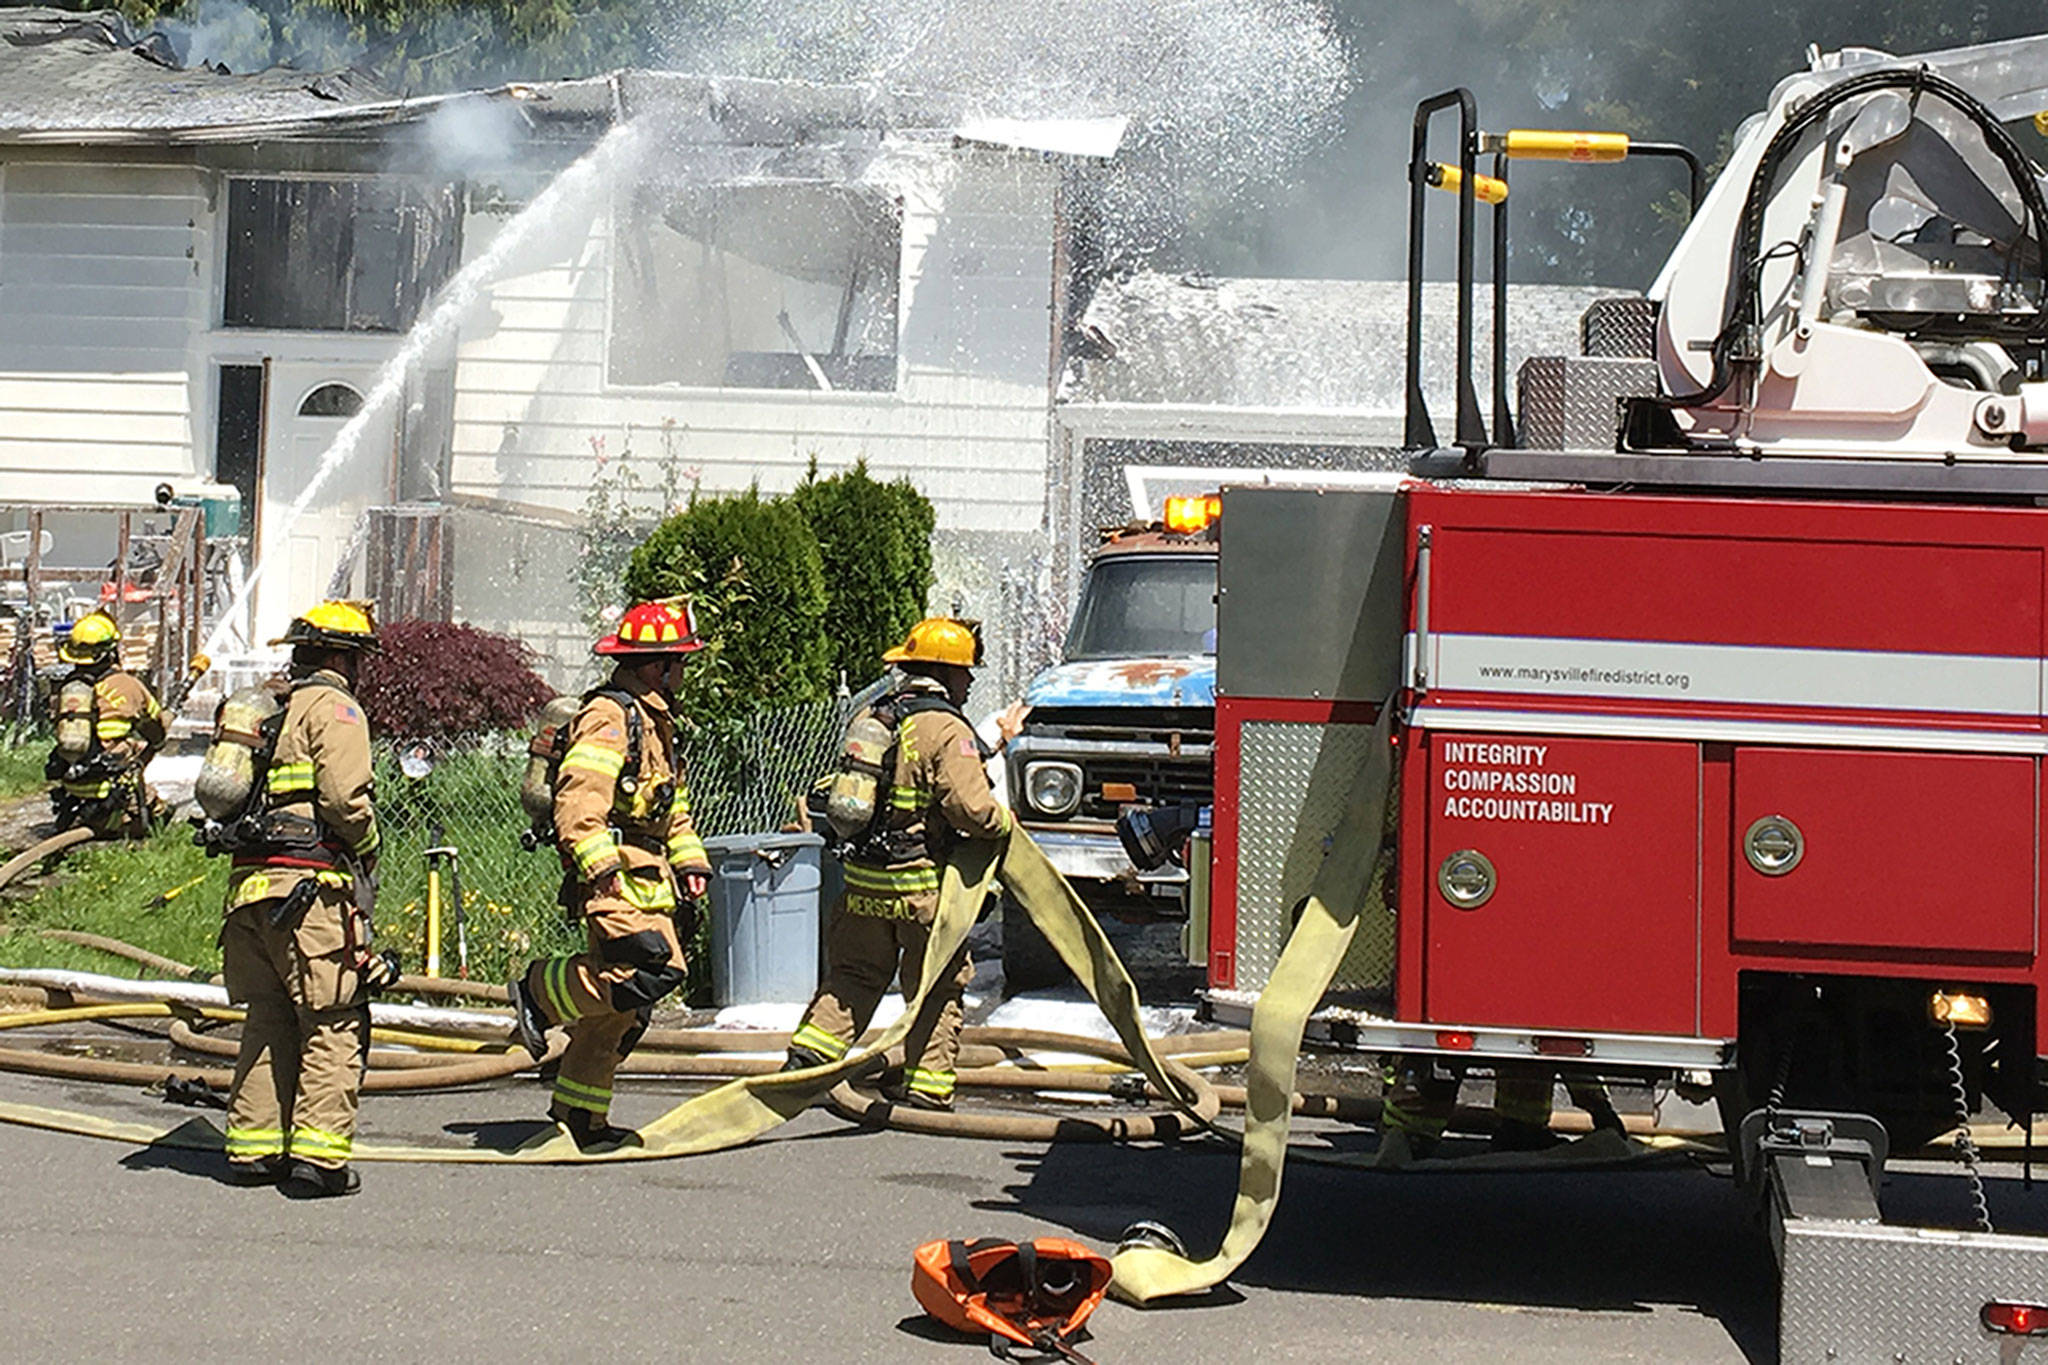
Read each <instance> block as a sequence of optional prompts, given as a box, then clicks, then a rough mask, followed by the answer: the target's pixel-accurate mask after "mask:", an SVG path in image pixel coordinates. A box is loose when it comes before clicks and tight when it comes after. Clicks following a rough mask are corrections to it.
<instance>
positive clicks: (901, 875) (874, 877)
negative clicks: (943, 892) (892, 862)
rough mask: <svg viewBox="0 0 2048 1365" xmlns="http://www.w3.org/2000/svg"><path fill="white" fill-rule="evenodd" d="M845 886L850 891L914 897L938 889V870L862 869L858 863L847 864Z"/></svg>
mask: <svg viewBox="0 0 2048 1365" xmlns="http://www.w3.org/2000/svg"><path fill="white" fill-rule="evenodd" d="M846 885H847V889H848V890H851V891H873V892H882V893H893V894H896V895H913V896H914V895H917V894H918V893H920V892H924V891H937V890H938V889H939V870H938V869H937V868H936V867H900V868H886V867H863V866H861V865H860V864H859V863H848V864H847V865H846Z"/></svg>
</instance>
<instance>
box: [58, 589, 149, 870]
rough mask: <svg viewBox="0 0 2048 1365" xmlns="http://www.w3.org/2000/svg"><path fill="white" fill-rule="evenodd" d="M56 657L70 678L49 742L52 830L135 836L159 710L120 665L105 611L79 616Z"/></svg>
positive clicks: (142, 820)
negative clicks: (53, 742) (54, 820)
mask: <svg viewBox="0 0 2048 1365" xmlns="http://www.w3.org/2000/svg"><path fill="white" fill-rule="evenodd" d="M57 657H58V658H59V659H60V660H62V661H63V662H64V663H67V664H69V665H71V670H72V671H71V676H70V678H69V679H68V680H66V682H65V684H64V685H63V686H62V687H60V688H59V689H58V691H57V744H56V747H55V748H54V749H53V750H52V751H51V753H50V762H49V765H48V768H47V770H46V771H47V772H48V775H49V777H50V779H51V780H52V781H53V782H55V783H56V784H57V788H56V790H55V791H54V792H53V793H52V794H51V800H52V804H53V806H54V808H55V812H56V817H57V827H58V828H59V829H70V828H73V827H74V826H77V825H89V826H91V827H92V828H93V829H94V830H95V831H97V832H98V833H100V834H102V835H111V834H118V833H121V832H123V831H124V830H128V831H133V832H138V833H139V832H140V831H141V829H142V827H143V826H144V825H145V824H146V822H147V819H148V816H149V814H150V811H151V808H152V805H153V803H152V802H151V801H150V799H149V795H148V792H147V790H146V789H145V787H144V786H143V782H142V770H143V769H144V768H145V767H147V766H148V764H149V760H150V759H151V758H153V757H155V755H156V751H157V750H158V749H160V748H162V747H163V742H164V714H163V707H162V706H160V705H159V704H158V702H157V699H156V696H155V695H154V694H153V693H151V691H150V690H149V686H148V684H146V683H144V682H143V681H142V679H140V678H138V677H136V676H135V675H134V674H133V673H129V672H127V671H126V670H124V669H123V668H122V667H121V666H120V665H121V628H120V626H119V625H117V624H116V623H115V621H114V618H113V617H112V616H111V615H109V614H108V613H107V612H105V611H94V612H90V613H88V614H87V615H85V616H83V617H80V618H79V620H78V621H77V622H76V623H75V624H74V625H73V626H72V627H71V633H70V635H69V636H67V637H66V638H65V640H64V643H62V644H61V645H59V646H57Z"/></svg>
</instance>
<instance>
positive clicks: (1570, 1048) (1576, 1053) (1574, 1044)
mask: <svg viewBox="0 0 2048 1365" xmlns="http://www.w3.org/2000/svg"><path fill="white" fill-rule="evenodd" d="M1536 1054H1537V1055H1538V1056H1540V1057H1590V1056H1592V1055H1593V1040H1592V1039H1590V1038H1538V1039H1537V1040H1536Z"/></svg>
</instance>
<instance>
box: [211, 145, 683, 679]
mask: <svg viewBox="0 0 2048 1365" xmlns="http://www.w3.org/2000/svg"><path fill="white" fill-rule="evenodd" d="M642 141H643V134H642V133H641V132H640V131H639V130H638V128H637V126H636V125H634V124H631V123H622V124H620V125H618V126H617V127H615V128H613V129H612V130H611V131H610V132H609V133H607V134H605V136H604V137H603V139H601V140H600V141H599V142H598V144H597V145H596V146H595V147H593V148H591V149H590V151H588V152H587V153H585V154H584V155H583V157H582V158H581V159H579V160H578V161H576V162H575V163H574V164H573V165H571V166H570V167H569V168H568V169H567V170H564V171H563V172H562V173H561V174H560V175H558V176H556V177H555V179H554V181H553V183H551V184H550V185H549V186H548V187H547V188H546V189H544V190H542V191H541V192H540V193H539V194H538V195H536V196H535V197H534V199H533V202H532V203H530V204H528V205H527V206H526V207H525V208H524V209H522V210H520V212H519V213H518V214H517V215H516V216H515V217H513V218H512V219H511V220H510V221H508V222H507V223H506V224H505V226H504V227H503V228H501V229H499V231H498V235H497V236H496V237H495V238H493V239H492V241H491V244H490V245H489V246H488V247H486V248H485V249H484V251H483V253H482V254H481V255H479V256H478V257H477V258H476V259H475V260H473V261H471V262H470V263H469V264H467V265H465V266H463V267H462V269H461V270H459V271H457V272H456V273H455V275H454V276H453V277H451V278H450V279H449V281H448V282H447V283H446V284H444V285H443V286H441V289H440V291H439V292H438V293H437V294H436V295H435V296H434V303H433V306H432V307H431V308H430V309H429V310H428V311H427V313H426V314H425V316H423V317H421V318H420V320H419V321H418V322H417V323H415V324H414V325H413V329H412V331H410V332H409V333H407V334H406V338H405V342H404V344H403V345H401V346H400V347H399V348H398V350H397V352H396V353H395V354H394V355H393V356H392V357H391V359H389V360H388V361H386V362H385V363H384V367H383V368H382V369H381V370H379V371H378V372H377V378H376V381H375V382H374V383H373V384H372V385H371V386H370V391H369V392H368V393H367V394H365V395H364V396H363V405H362V407H361V408H359V409H357V411H356V414H355V416H353V417H351V418H349V419H348V422H347V424H346V425H344V426H343V427H342V429H341V430H340V431H339V432H337V433H336V434H335V437H334V442H333V444H331V445H329V446H328V447H327V450H326V452H325V453H324V454H322V455H321V457H320V464H319V466H318V468H316V469H315V470H314V471H313V477H312V478H311V479H309V480H307V482H306V486H305V487H304V488H302V489H300V490H299V495H298V497H296V498H294V499H292V503H291V506H289V507H287V508H286V509H285V510H284V512H283V513H282V514H281V515H280V516H279V518H278V521H277V524H276V525H275V527H266V528H265V538H266V539H271V538H272V537H276V539H275V540H274V541H273V543H282V538H283V536H284V535H285V534H286V533H287V532H289V531H290V530H291V528H292V527H293V526H295V525H296V524H297V523H298V520H299V518H300V517H302V516H304V515H305V513H306V509H307V508H309V507H311V506H312V505H313V502H314V500H315V499H316V498H318V497H319V496H320V491H321V489H322V488H324V487H326V485H327V482H328V480H329V479H330V478H331V477H332V476H333V474H334V472H335V471H336V470H338V469H340V468H341V467H342V466H343V465H345V464H347V463H348V462H349V461H350V460H352V459H353V458H355V455H356V452H357V450H358V449H359V448H360V447H361V445H362V442H363V435H364V433H365V432H366V431H368V430H369V427H370V424H371V423H372V422H374V421H376V420H377V419H378V418H379V417H381V416H383V415H384V414H385V413H387V412H389V411H390V410H391V409H392V408H393V407H395V406H396V405H397V403H398V401H399V399H400V398H401V397H402V396H403V394H404V392H405V379H406V375H407V373H408V372H409V371H410V370H411V369H412V367H413V366H414V365H415V364H417V363H418V362H419V361H420V359H421V358H422V357H423V356H425V355H426V354H427V353H428V352H429V351H430V350H432V349H433V348H434V347H435V346H438V345H440V344H441V343H442V342H444V341H446V340H447V339H448V338H449V337H450V336H452V335H453V334H454V332H455V330H456V328H458V327H460V326H461V325H462V320H463V318H464V317H465V316H466V315H467V314H468V312H469V309H470V307H471V306H472V305H474V304H475V303H476V301H477V298H478V296H479V295H481V294H482V293H483V291H484V289H485V287H486V286H488V285H490V284H492V283H493V282H495V281H496V279H497V278H498V276H499V274H500V273H501V272H502V271H503V270H504V268H505V266H506V264H507V262H509V261H510V260H511V259H512V258H513V256H514V255H516V254H517V253H518V252H519V251H520V250H521V249H523V248H524V247H525V246H526V245H527V244H528V243H529V242H531V241H532V240H533V238H534V237H535V235H536V234H538V233H540V232H541V231H542V230H544V229H546V228H548V227H550V226H552V225H553V224H554V222H555V220H556V218H557V217H558V216H559V215H561V214H562V213H564V212H573V211H587V209H588V207H589V205H590V203H591V202H592V196H593V195H594V194H595V193H596V192H597V189H598V186H599V183H600V181H601V179H602V177H604V176H605V175H606V174H607V173H609V172H610V171H611V170H612V169H613V165H614V163H615V162H617V161H619V160H620V159H621V158H623V157H625V156H626V155H628V153H630V152H632V151H634V150H635V149H636V148H637V147H638V146H639V145H640V144H641V142H642ZM268 563H269V557H268V556H263V555H261V554H260V553H259V556H258V558H257V561H256V564H255V567H254V568H252V569H251V570H250V572H249V576H248V577H247V578H246V579H244V580H243V581H242V585H241V588H240V590H239V591H237V592H236V594H235V597H234V600H233V601H232V602H231V603H229V604H228V609H227V610H226V611H224V612H223V613H221V616H220V619H219V620H218V621H216V622H215V623H214V626H213V630H212V632H211V633H210V634H209V635H208V636H207V639H206V646H205V651H204V652H206V653H208V654H216V653H218V652H220V649H221V647H222V644H223V642H224V641H225V640H226V639H227V636H228V632H229V631H230V630H232V629H233V628H234V627H235V625H236V623H237V622H239V621H240V620H241V619H242V616H243V614H244V612H246V611H247V609H248V606H249V601H250V598H251V597H252V596H253V595H254V594H255V591H256V585H257V584H258V583H260V582H261V581H262V579H263V571H264V569H265V568H266V567H267V566H268ZM251 643H252V644H253V643H254V642H253V641H252V642H251Z"/></svg>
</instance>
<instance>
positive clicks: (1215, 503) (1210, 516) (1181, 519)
mask: <svg viewBox="0 0 2048 1365" xmlns="http://www.w3.org/2000/svg"><path fill="white" fill-rule="evenodd" d="M1222 515H1223V499H1222V498H1221V497H1220V496H1218V495H1217V494H1215V493H1208V494H1204V495H1202V496H1199V497H1175V498H1168V499H1167V500H1166V529H1167V530H1169V531H1172V532H1173V533H1174V534H1176V535H1183V536H1191V535H1194V534H1195V533H1196V532H1198V531H1203V530H1206V529H1208V526H1209V523H1210V522H1212V521H1216V520H1218V519H1219V518H1221V517H1222Z"/></svg>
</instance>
